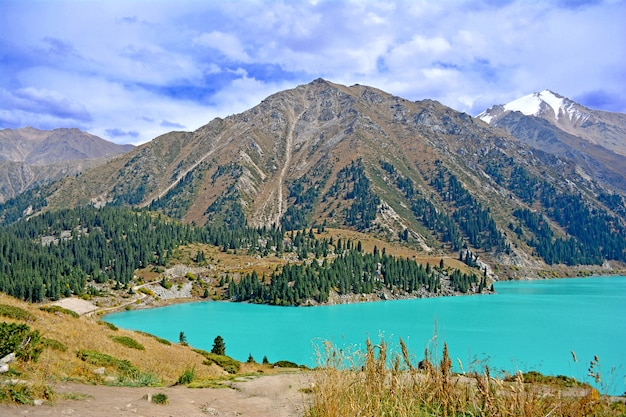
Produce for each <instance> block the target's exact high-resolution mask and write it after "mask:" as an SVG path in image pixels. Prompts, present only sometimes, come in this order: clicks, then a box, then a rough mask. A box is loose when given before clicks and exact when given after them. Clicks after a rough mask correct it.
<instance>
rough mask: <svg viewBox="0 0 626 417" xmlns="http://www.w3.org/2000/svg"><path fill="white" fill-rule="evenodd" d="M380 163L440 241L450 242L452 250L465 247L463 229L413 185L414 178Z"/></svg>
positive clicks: (416, 213)
mask: <svg viewBox="0 0 626 417" xmlns="http://www.w3.org/2000/svg"><path fill="white" fill-rule="evenodd" d="M380 164H381V167H382V168H383V169H384V170H385V171H387V173H388V174H389V176H390V177H391V179H392V181H393V182H394V183H395V186H396V187H398V189H399V190H400V191H402V192H403V193H404V196H405V197H406V199H407V200H408V201H409V202H410V204H411V211H412V212H413V215H414V216H415V218H416V219H417V220H418V221H419V222H420V223H422V224H423V225H424V226H425V227H426V228H427V229H428V230H430V231H432V232H433V233H435V234H436V235H437V238H438V239H439V240H440V241H442V242H445V243H447V244H449V245H450V248H451V249H452V250H454V251H457V250H459V249H461V248H462V247H463V239H462V237H461V231H460V229H459V227H458V226H457V224H456V223H455V221H454V220H453V219H452V217H450V216H448V215H447V214H445V213H444V212H443V211H440V210H437V208H436V207H435V205H434V204H433V203H431V202H430V201H429V200H427V199H425V198H423V197H421V195H420V193H419V191H417V190H416V189H415V186H414V185H413V180H412V179H411V178H409V177H405V176H403V175H401V174H400V173H399V172H398V171H397V170H396V168H395V167H394V166H393V165H392V164H391V163H389V162H386V161H380Z"/></svg>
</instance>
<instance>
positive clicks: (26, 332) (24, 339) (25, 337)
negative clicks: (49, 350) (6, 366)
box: [0, 322, 43, 362]
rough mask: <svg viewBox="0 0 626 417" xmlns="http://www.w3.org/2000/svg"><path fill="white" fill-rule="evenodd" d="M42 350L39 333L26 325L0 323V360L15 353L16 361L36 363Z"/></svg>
mask: <svg viewBox="0 0 626 417" xmlns="http://www.w3.org/2000/svg"><path fill="white" fill-rule="evenodd" d="M42 350H43V346H42V345H41V336H40V335H39V331H37V330H34V331H31V330H30V327H28V325H26V324H19V323H6V322H2V323H0V358H2V357H4V356H6V355H8V354H9V353H12V352H15V356H16V357H17V358H18V359H21V360H23V361H25V362H27V361H29V360H33V361H35V362H36V361H37V359H39V355H40V354H41V351H42Z"/></svg>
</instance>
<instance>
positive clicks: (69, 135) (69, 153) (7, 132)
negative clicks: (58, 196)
mask: <svg viewBox="0 0 626 417" xmlns="http://www.w3.org/2000/svg"><path fill="white" fill-rule="evenodd" d="M133 148H134V146H132V145H118V144H115V143H112V142H109V141H106V140H104V139H101V138H99V137H97V136H94V135H91V134H89V133H86V132H82V131H80V130H78V129H54V130H38V129H34V128H32V127H26V128H23V129H2V130H0V203H1V202H4V201H6V200H7V199H9V198H12V197H15V196H16V195H18V194H20V193H21V192H23V191H25V190H27V189H29V188H31V187H33V186H35V185H37V184H43V183H47V182H50V181H55V180H58V179H60V178H63V177H65V176H69V175H74V174H76V173H78V172H81V171H84V170H85V169H88V168H92V167H95V166H97V165H101V164H103V163H105V162H106V161H107V160H109V159H111V158H112V157H114V156H116V155H120V154H123V153H125V152H129V151H131V150H132V149H133Z"/></svg>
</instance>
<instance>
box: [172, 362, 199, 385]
mask: <svg viewBox="0 0 626 417" xmlns="http://www.w3.org/2000/svg"><path fill="white" fill-rule="evenodd" d="M194 379H196V368H195V367H193V366H188V367H187V368H185V370H184V371H183V373H182V374H181V375H180V376H179V377H178V380H177V381H176V384H177V385H188V384H191V383H192V382H193V380H194Z"/></svg>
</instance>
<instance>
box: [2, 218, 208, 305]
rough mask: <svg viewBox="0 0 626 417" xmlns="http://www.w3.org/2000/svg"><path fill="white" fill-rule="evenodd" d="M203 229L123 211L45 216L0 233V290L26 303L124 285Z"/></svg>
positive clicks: (202, 237) (198, 238) (197, 238)
mask: <svg viewBox="0 0 626 417" xmlns="http://www.w3.org/2000/svg"><path fill="white" fill-rule="evenodd" d="M209 237H210V234H209V233H208V230H206V229H202V228H197V227H193V226H189V225H184V224H181V223H175V222H172V221H169V220H167V219H165V218H164V217H163V216H162V215H155V214H153V213H149V212H137V211H131V210H128V209H119V208H113V207H104V208H101V209H95V208H93V207H86V208H76V209H71V210H61V211H56V212H46V213H43V214H42V215H40V216H37V217H33V218H31V219H29V220H28V221H21V222H18V223H15V224H13V225H11V226H8V227H5V228H3V229H0V291H2V292H5V293H7V294H9V295H12V296H15V297H17V298H21V299H24V300H27V301H33V302H39V301H43V300H44V299H45V298H50V299H58V298H60V297H63V296H69V295H71V294H82V293H83V292H84V291H85V285H86V283H87V281H89V280H93V281H96V282H100V283H101V282H105V281H107V280H114V281H116V282H117V283H118V285H125V284H127V283H128V282H129V281H130V280H131V279H132V278H133V273H134V271H135V269H137V268H141V267H145V266H147V265H150V264H152V265H165V263H166V262H167V259H168V257H169V255H170V254H171V251H172V250H173V249H174V248H175V247H177V246H179V245H181V244H185V243H190V242H204V241H207V240H208V238H209Z"/></svg>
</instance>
